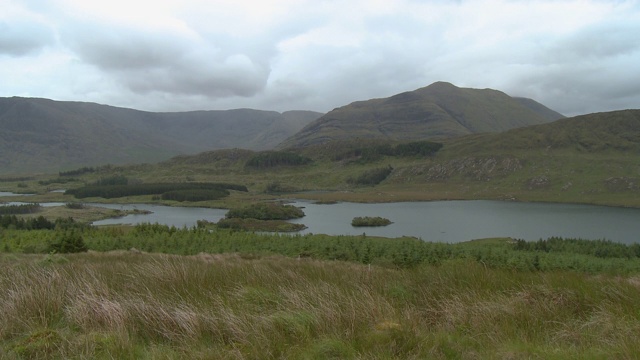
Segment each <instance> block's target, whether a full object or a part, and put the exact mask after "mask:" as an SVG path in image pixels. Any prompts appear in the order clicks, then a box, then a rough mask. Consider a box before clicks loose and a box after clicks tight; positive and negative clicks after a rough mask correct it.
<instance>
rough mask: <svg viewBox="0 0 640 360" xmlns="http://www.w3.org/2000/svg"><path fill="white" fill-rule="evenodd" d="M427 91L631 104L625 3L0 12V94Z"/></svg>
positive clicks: (631, 11)
mask: <svg viewBox="0 0 640 360" xmlns="http://www.w3.org/2000/svg"><path fill="white" fill-rule="evenodd" d="M435 81H448V82H451V83H453V84H454V85H456V86H460V87H472V88H493V89H497V90H501V91H504V92H506V93H507V94H509V95H512V96H525V97H530V98H532V99H534V100H537V101H539V102H541V103H543V104H545V105H547V106H549V107H551V108H553V109H554V110H556V111H559V112H561V113H563V114H565V115H578V114H584V113H590V112H597V111H610V110H617V109H626V108H640V2H639V1H596V0H580V1H560V0H548V1H543V0H532V1H527V0H514V1H506V0H479V1H465V0H458V1H445V0H436V1H420V0H399V1H393V0H342V1H338V0H327V1H323V0H175V1H174V0H154V1H138V0H126V1H123V0H109V1H100V0H98V1H95V0H91V1H89V0H50V1H47V0H0V96H3V97H8V96H26V97H45V98H51V99H55V100H74V101H92V102H98V103H103V104H109V105H114V106H123V107H130V108H135V109H141V110H150V111H183V110H210V109H219V110H223V109H232V108H241V107H248V108H254V109H264V110H277V111H284V110H293V109H305V110H315V111H321V112H327V111H329V110H331V109H333V108H335V107H339V106H342V105H346V104H348V103H350V102H353V101H356V100H365V99H370V98H374V97H387V96H391V95H394V94H397V93H400V92H403V91H410V90H415V89H417V88H420V87H424V86H427V85H429V84H431V83H433V82H435Z"/></svg>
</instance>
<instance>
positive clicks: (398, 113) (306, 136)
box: [278, 82, 563, 148]
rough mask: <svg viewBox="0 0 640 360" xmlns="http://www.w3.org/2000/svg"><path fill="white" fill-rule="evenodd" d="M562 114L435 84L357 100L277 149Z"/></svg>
mask: <svg viewBox="0 0 640 360" xmlns="http://www.w3.org/2000/svg"><path fill="white" fill-rule="evenodd" d="M560 118H563V116H562V115H561V114H559V113H556V112H554V111H553V110H550V109H548V108H546V107H544V106H543V105H541V104H539V103H537V102H535V101H533V100H531V99H523V98H513V97H510V96H508V95H506V94H505V93H502V92H500V91H496V90H491V89H483V90H479V89H467V88H458V87H456V86H454V85H452V84H449V83H445V82H437V83H434V84H431V85H430V86H427V87H424V88H421V89H417V90H415V91H410V92H404V93H401V94H397V95H394V96H391V97H389V98H383V99H372V100H367V101H358V102H354V103H352V104H349V105H347V106H343V107H340V108H337V109H334V110H333V111H330V112H329V113H327V114H326V115H324V116H322V117H320V118H319V119H317V120H315V121H314V122H312V123H311V124H309V125H307V126H306V127H305V128H304V129H302V130H301V131H300V132H299V133H297V134H295V135H293V136H292V137H290V138H289V139H287V140H286V141H284V142H283V143H281V144H280V145H279V146H278V148H289V147H294V148H295V147H304V146H308V145H313V144H318V143H324V142H328V141H331V140H344V139H353V138H360V139H376V138H379V139H386V140H421V139H433V138H451V137H457V136H462V135H468V134H474V133H484V132H501V131H505V130H509V129H513V128H518V127H523V126H529V125H535V124H543V123H547V122H550V121H553V120H557V119H560Z"/></svg>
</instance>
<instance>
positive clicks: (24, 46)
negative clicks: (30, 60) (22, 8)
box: [0, 17, 55, 56]
mask: <svg viewBox="0 0 640 360" xmlns="http://www.w3.org/2000/svg"><path fill="white" fill-rule="evenodd" d="M54 40H55V38H54V35H53V34H52V31H51V29H50V28H49V27H48V26H47V25H46V24H43V23H41V22H39V21H37V20H32V19H16V20H12V19H2V18H1V17H0V55H8V56H26V55H29V54H34V53H37V52H38V51H40V50H42V49H43V48H44V47H46V46H48V45H51V44H52V43H53V42H54Z"/></svg>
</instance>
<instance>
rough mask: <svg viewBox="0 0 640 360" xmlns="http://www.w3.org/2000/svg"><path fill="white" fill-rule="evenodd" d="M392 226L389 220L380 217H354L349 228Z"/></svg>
mask: <svg viewBox="0 0 640 360" xmlns="http://www.w3.org/2000/svg"><path fill="white" fill-rule="evenodd" d="M390 224H392V222H391V220H389V219H386V218H383V217H380V216H364V217H360V216H357V217H354V218H353V220H351V226H387V225H390Z"/></svg>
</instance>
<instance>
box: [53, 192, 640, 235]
mask: <svg viewBox="0 0 640 360" xmlns="http://www.w3.org/2000/svg"><path fill="white" fill-rule="evenodd" d="M292 204H293V205H295V206H299V207H302V208H303V210H304V212H305V214H306V216H305V217H303V218H301V219H296V220H292V221H291V222H293V223H302V224H305V225H306V226H307V229H306V230H303V231H301V232H300V233H301V234H306V233H315V234H330V235H361V234H362V233H366V234H367V235H372V236H385V237H401V236H413V237H416V238H421V239H423V240H425V241H434V242H449V243H455V242H460V241H467V240H471V239H479V238H488V237H513V238H519V239H525V240H538V239H541V238H542V239H546V238H548V237H551V236H562V237H572V238H583V239H608V240H612V241H616V242H622V243H627V244H630V243H636V242H640V209H630V208H620V207H606V206H592V205H575V204H549V203H520V202H505V201H485V200H472V201H432V202H402V203H383V204H360V203H348V202H341V203H337V204H330V205H320V204H315V203H313V202H309V201H295V202H293V203H292ZM41 205H43V206H60V205H64V204H63V203H49V204H46V203H43V204H41ZM87 205H93V206H103V207H107V208H111V209H122V210H132V209H139V210H148V211H152V212H153V213H152V214H135V215H127V216H125V217H122V218H117V219H107V220H101V221H96V222H94V225H109V224H137V223H143V222H150V223H155V222H157V223H160V224H166V225H169V226H172V225H173V226H176V227H183V226H187V227H192V226H195V225H196V221H197V220H201V219H204V220H208V221H212V222H217V221H218V220H220V219H222V218H223V217H224V215H225V213H226V212H227V210H223V209H208V208H192V207H169V206H161V205H148V204H133V205H119V204H87ZM356 216H381V217H385V218H388V219H389V220H391V221H393V224H391V225H389V226H385V227H359V228H355V227H352V226H351V220H352V219H353V218H354V217H356Z"/></svg>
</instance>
